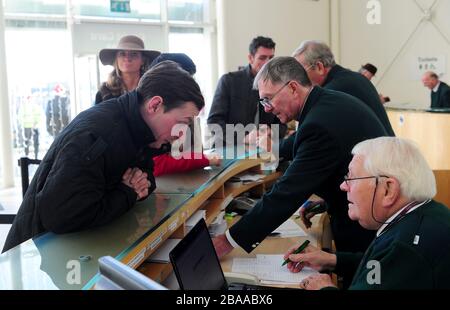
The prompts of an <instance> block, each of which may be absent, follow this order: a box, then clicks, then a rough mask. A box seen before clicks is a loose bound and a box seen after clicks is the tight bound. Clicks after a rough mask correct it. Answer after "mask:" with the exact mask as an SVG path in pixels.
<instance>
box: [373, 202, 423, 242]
mask: <svg viewBox="0 0 450 310" xmlns="http://www.w3.org/2000/svg"><path fill="white" fill-rule="evenodd" d="M429 201H430V200H427V201H421V202H418V201H413V202H411V203H410V204H409V205H407V206H406V207H405V208H403V210H402V211H401V212H400V213H399V214H398V215H397V216H396V217H394V218H393V219H392V220H391V221H390V222H388V223H387V225H386V227H384V229H383V230H382V231H381V233H380V234H379V236H381V235H382V234H384V232H385V231H387V230H389V229H390V228H391V227H392V226H393V225H395V224H396V223H397V222H398V221H400V220H401V219H402V218H404V217H405V216H406V214H408V212H409V211H410V210H411V209H413V208H414V207H417V206H418V205H423V204H426V203H427V202H429ZM379 236H378V237H379Z"/></svg>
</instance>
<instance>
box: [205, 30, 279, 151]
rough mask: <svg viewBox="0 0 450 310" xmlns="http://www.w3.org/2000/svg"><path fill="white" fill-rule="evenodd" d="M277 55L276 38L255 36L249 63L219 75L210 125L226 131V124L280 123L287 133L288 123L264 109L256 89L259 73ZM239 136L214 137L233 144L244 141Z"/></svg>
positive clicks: (219, 140)
mask: <svg viewBox="0 0 450 310" xmlns="http://www.w3.org/2000/svg"><path fill="white" fill-rule="evenodd" d="M274 55H275V42H274V41H273V40H272V39H271V38H267V37H262V36H258V37H256V38H254V39H253V40H252V42H251V43H250V46H249V54H248V62H249V64H248V65H247V66H246V67H245V68H243V69H241V70H239V71H234V72H230V73H227V74H225V75H223V76H222V77H221V78H220V80H219V82H218V84H217V88H216V92H215V94H214V98H213V102H212V105H211V110H210V112H209V116H208V120H207V123H208V125H219V126H220V127H221V128H222V131H223V133H224V135H225V130H226V125H227V124H231V125H237V124H242V125H244V126H247V125H249V124H255V125H256V126H257V127H259V124H264V125H271V124H278V125H279V126H280V127H279V135H280V138H282V137H284V135H285V133H286V131H287V126H286V125H284V124H280V121H279V120H278V119H277V118H276V117H275V116H274V115H272V114H270V113H265V112H264V109H263V108H262V107H261V106H260V105H259V104H258V99H259V96H258V92H257V91H256V90H254V89H253V80H254V78H255V76H256V74H258V72H259V70H261V68H262V66H263V65H264V64H265V63H267V62H268V61H269V60H271V59H272V58H273V57H274ZM209 128H212V127H211V126H210V127H209ZM236 139H237V137H236V133H235V134H234V136H224V137H215V141H214V143H215V144H220V143H222V144H223V146H226V145H228V146H233V145H236V144H240V143H242V142H243V141H236ZM216 147H218V146H217V145H216Z"/></svg>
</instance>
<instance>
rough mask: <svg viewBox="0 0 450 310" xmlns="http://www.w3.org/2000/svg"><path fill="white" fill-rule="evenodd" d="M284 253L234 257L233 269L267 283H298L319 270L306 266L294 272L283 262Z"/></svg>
mask: <svg viewBox="0 0 450 310" xmlns="http://www.w3.org/2000/svg"><path fill="white" fill-rule="evenodd" d="M283 261H284V259H283V255H263V254H259V255H257V256H256V258H234V259H233V266H232V271H233V272H236V273H244V274H250V275H253V276H256V277H257V278H258V279H259V280H260V281H261V282H263V283H266V284H296V283H300V282H301V281H302V280H303V279H305V278H307V277H309V276H311V275H313V274H317V273H318V272H317V271H315V270H313V269H311V268H308V267H305V268H303V269H302V271H300V272H299V273H292V272H290V271H289V270H288V269H287V265H284V266H281V264H282V263H283Z"/></svg>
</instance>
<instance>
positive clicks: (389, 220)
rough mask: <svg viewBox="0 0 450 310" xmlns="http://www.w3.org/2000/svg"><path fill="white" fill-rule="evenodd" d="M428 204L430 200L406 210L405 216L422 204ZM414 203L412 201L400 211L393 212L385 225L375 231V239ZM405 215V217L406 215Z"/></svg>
mask: <svg viewBox="0 0 450 310" xmlns="http://www.w3.org/2000/svg"><path fill="white" fill-rule="evenodd" d="M428 202H430V199H428V200H425V201H422V202H419V203H417V205H415V206H414V207H412V208H411V209H410V210H408V212H406V214H408V213H411V212H412V211H414V210H416V209H417V208H419V207H421V206H423V205H424V204H427V203H428ZM414 203H416V202H415V201H412V202H410V203H408V204H406V205H405V206H404V207H403V208H401V209H400V210H398V211H397V212H395V213H394V214H393V215H392V216H391V217H390V218H389V219H388V220H387V221H386V223H385V224H383V225H381V227H380V228H379V229H378V231H377V237H378V236H379V235H381V233H382V232H383V231H384V230H385V229H386V227H387V226H388V225H389V223H390V222H392V221H393V220H394V219H395V218H396V217H397V216H398V215H399V214H400V213H401V212H402V211H403V210H404V209H406V208H408V207H409V206H410V205H411V204H414ZM406 214H405V215H406Z"/></svg>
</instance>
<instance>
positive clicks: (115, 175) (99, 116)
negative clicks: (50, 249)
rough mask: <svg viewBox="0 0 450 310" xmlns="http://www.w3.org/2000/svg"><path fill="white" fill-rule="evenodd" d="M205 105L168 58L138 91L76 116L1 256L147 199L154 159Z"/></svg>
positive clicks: (36, 180) (48, 158)
mask: <svg viewBox="0 0 450 310" xmlns="http://www.w3.org/2000/svg"><path fill="white" fill-rule="evenodd" d="M204 105H205V102H204V99H203V96H202V93H201V91H200V87H199V86H198V84H197V83H196V82H195V80H194V79H193V78H192V76H191V75H189V74H188V73H187V72H186V71H184V70H183V69H181V68H180V66H179V65H177V64H176V63H174V62H171V61H165V62H162V63H160V64H158V65H157V66H155V67H153V68H152V69H151V70H148V71H147V72H146V73H145V74H144V75H143V76H142V78H141V79H140V81H139V84H138V86H137V88H136V90H134V91H131V92H128V93H126V94H124V95H122V96H120V97H119V98H115V99H111V100H109V101H107V102H105V103H102V104H98V105H95V106H93V107H91V108H90V109H88V110H86V111H83V112H81V113H80V114H78V115H77V116H76V117H75V118H74V120H73V121H72V122H71V123H70V124H69V125H68V126H67V127H66V128H65V129H64V130H63V131H62V132H61V133H60V134H59V135H58V136H57V137H56V138H55V140H54V141H53V143H52V145H51V146H50V148H49V150H48V152H47V154H46V155H45V157H44V158H43V160H42V163H41V164H40V165H39V168H38V170H37V171H36V173H35V175H34V177H33V180H32V181H31V184H30V187H29V188H28V190H27V192H26V193H25V196H24V198H23V201H22V204H21V206H20V208H19V211H18V213H17V215H16V217H15V218H14V222H13V224H12V227H11V229H10V231H9V233H8V236H7V238H6V242H5V246H4V248H3V251H6V250H8V249H10V248H12V247H15V246H16V245H18V244H20V243H22V242H24V241H26V240H27V239H29V238H32V237H34V236H37V235H39V234H42V233H45V232H53V233H56V234H63V233H69V232H76V231H82V230H86V229H90V228H95V227H99V226H102V225H106V224H108V223H110V222H111V221H113V220H114V219H116V218H118V217H119V216H121V215H122V214H124V213H125V212H127V211H128V210H129V209H130V208H132V207H133V206H134V205H135V204H136V201H137V200H143V199H145V198H146V197H147V196H148V195H149V194H150V193H152V191H153V190H154V189H155V187H156V183H155V179H154V177H153V174H152V171H153V161H152V158H153V157H154V156H156V155H160V154H162V153H164V152H167V151H168V149H166V148H164V145H167V144H170V143H172V142H173V141H175V140H176V139H178V138H179V136H177V135H176V133H173V132H172V129H173V128H174V126H176V125H180V124H181V125H188V124H190V123H192V121H193V119H194V117H196V116H197V115H198V113H199V112H200V110H201V109H202V108H203V107H204Z"/></svg>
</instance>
